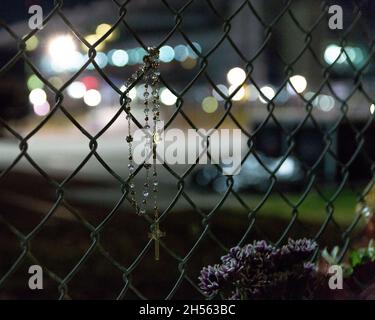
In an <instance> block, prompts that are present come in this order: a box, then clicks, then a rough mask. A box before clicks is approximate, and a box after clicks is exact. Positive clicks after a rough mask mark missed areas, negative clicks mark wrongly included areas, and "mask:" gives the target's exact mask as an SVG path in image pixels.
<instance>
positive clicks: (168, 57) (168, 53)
mask: <svg viewBox="0 0 375 320" xmlns="http://www.w3.org/2000/svg"><path fill="white" fill-rule="evenodd" d="M159 59H160V61H162V62H165V63H167V62H171V61H172V60H173V59H174V50H173V48H172V47H170V46H163V47H161V48H160V52H159Z"/></svg>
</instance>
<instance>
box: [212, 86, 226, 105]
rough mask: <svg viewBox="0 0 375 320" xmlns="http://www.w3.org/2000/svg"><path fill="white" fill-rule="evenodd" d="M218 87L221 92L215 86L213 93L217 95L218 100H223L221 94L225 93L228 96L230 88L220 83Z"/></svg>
mask: <svg viewBox="0 0 375 320" xmlns="http://www.w3.org/2000/svg"><path fill="white" fill-rule="evenodd" d="M216 87H217V89H218V90H219V91H220V93H219V92H218V91H217V90H216V89H215V88H213V89H212V95H213V96H214V97H215V99H216V100H217V101H223V100H224V99H223V97H222V96H221V95H224V96H225V97H227V96H228V93H229V91H228V88H227V87H226V86H225V85H223V84H218V85H216ZM220 94H221V95H220Z"/></svg>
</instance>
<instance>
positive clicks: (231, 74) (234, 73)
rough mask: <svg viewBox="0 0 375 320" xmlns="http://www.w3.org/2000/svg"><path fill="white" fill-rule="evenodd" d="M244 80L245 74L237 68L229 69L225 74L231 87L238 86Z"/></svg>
mask: <svg viewBox="0 0 375 320" xmlns="http://www.w3.org/2000/svg"><path fill="white" fill-rule="evenodd" d="M245 79H246V72H245V71H244V70H243V69H242V68H239V67H235V68H233V69H230V70H229V71H228V74H227V80H228V82H229V83H230V84H231V85H237V86H238V85H240V84H242V83H243V82H244V81H245Z"/></svg>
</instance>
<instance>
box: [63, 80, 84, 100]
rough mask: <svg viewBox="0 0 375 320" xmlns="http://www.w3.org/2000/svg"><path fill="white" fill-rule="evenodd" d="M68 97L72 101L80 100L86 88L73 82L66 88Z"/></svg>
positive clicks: (78, 82) (79, 83)
mask: <svg viewBox="0 0 375 320" xmlns="http://www.w3.org/2000/svg"><path fill="white" fill-rule="evenodd" d="M67 91H68V95H69V96H70V97H71V98H73V99H81V98H83V97H84V95H85V93H86V86H85V84H84V83H83V82H80V81H74V82H73V83H72V84H71V85H70V86H69V87H68V88H67Z"/></svg>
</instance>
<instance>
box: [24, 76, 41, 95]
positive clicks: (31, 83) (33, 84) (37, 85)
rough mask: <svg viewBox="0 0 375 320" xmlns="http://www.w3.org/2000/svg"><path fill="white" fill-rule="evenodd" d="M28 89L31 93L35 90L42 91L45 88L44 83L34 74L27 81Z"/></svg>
mask: <svg viewBox="0 0 375 320" xmlns="http://www.w3.org/2000/svg"><path fill="white" fill-rule="evenodd" d="M27 87H28V88H29V90H30V91H31V90H34V89H42V88H43V87H44V83H43V81H42V80H40V79H39V78H38V76H37V75H35V74H33V75H31V76H30V77H29V78H28V79H27Z"/></svg>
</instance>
